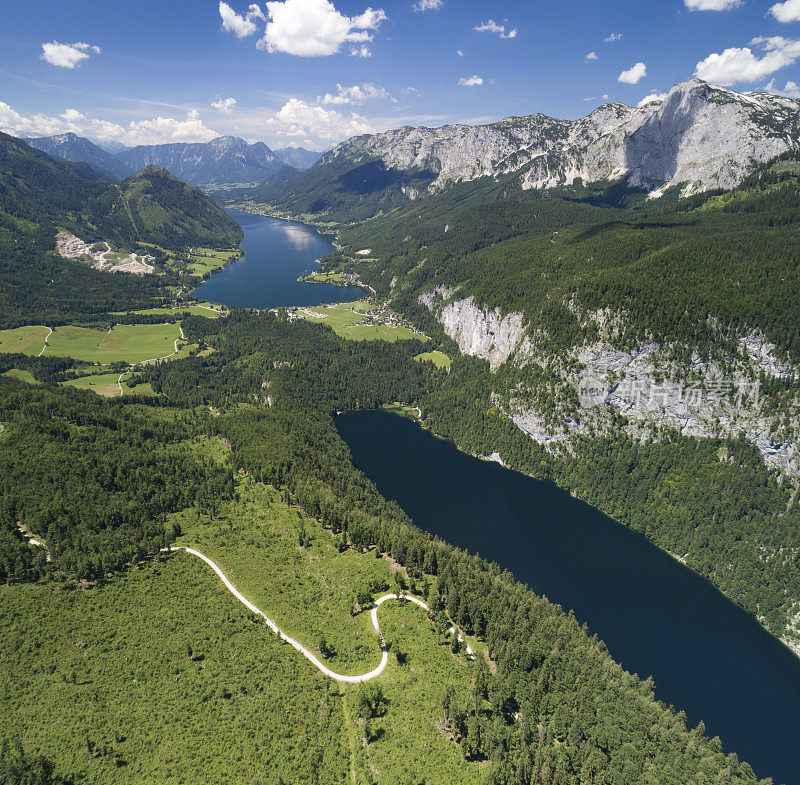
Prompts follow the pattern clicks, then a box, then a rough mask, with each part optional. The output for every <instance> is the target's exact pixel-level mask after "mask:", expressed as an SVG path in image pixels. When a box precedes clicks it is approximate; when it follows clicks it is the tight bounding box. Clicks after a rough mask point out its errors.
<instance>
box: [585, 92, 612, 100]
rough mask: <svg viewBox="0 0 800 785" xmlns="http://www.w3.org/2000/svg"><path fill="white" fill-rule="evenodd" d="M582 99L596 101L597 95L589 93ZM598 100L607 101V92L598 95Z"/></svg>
mask: <svg viewBox="0 0 800 785" xmlns="http://www.w3.org/2000/svg"><path fill="white" fill-rule="evenodd" d="M583 100H584V101H596V100H597V96H596V95H590V96H588V97H587V98H584V99H583ZM600 100H601V101H608V93H603V94H602V95H601V96H600Z"/></svg>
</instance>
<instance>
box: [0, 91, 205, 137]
mask: <svg viewBox="0 0 800 785" xmlns="http://www.w3.org/2000/svg"><path fill="white" fill-rule="evenodd" d="M0 131H3V132H5V133H8V134H13V135H14V136H52V135H53V134H63V133H66V132H68V131H72V133H75V134H78V135H79V136H88V137H90V138H92V139H96V140H97V141H99V142H120V143H121V144H124V145H130V146H133V145H137V144H163V143H166V142H207V141H209V140H210V139H214V138H215V137H217V136H219V134H218V133H217V132H216V131H213V130H211V129H210V128H207V127H206V126H205V125H203V122H202V120H201V119H200V115H199V113H198V112H197V110H196V109H191V110H189V111H188V112H187V114H186V118H185V119H182V120H181V119H175V118H172V117H154V118H151V119H146V120H134V121H132V122H130V123H128V124H127V125H120V124H119V123H113V122H110V121H108V120H102V119H98V118H89V117H86V116H85V115H84V114H83V113H82V112H79V111H78V110H77V109H66V110H65V111H64V112H63V113H62V114H60V115H57V116H49V115H43V114H34V115H23V114H21V113H20V112H17V111H16V110H15V109H13V108H12V107H11V106H9V105H8V104H7V103H4V102H2V101H0Z"/></svg>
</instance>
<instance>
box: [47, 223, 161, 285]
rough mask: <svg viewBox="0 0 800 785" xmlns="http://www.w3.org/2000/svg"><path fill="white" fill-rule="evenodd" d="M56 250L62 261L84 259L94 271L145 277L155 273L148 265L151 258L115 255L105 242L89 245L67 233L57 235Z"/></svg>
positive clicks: (136, 255)
mask: <svg viewBox="0 0 800 785" xmlns="http://www.w3.org/2000/svg"><path fill="white" fill-rule="evenodd" d="M56 249H57V250H58V253H59V254H60V255H61V256H62V257H63V258H64V259H86V260H87V261H88V262H89V264H90V266H91V267H93V268H94V269H95V270H104V271H107V272H111V273H132V274H133V275H147V274H149V273H152V272H154V271H155V267H153V265H151V264H148V262H150V261H152V260H153V257H152V256H147V255H145V256H140V255H139V254H135V253H129V254H120V253H116V252H114V251H112V250H111V246H110V245H109V244H108V243H106V242H99V243H93V244H89V243H87V242H84V241H83V240H81V238H80V237H76V236H75V235H74V234H70V233H69V232H59V233H58V235H57V236H56Z"/></svg>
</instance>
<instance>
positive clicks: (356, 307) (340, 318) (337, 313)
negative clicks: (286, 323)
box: [297, 300, 428, 342]
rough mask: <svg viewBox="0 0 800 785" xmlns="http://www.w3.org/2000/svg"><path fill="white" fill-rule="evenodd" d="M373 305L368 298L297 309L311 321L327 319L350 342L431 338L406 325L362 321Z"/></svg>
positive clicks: (336, 331) (330, 325)
mask: <svg viewBox="0 0 800 785" xmlns="http://www.w3.org/2000/svg"><path fill="white" fill-rule="evenodd" d="M371 307H372V306H370V303H369V302H368V301H367V300H359V301H357V302H353V303H336V304H334V305H314V306H309V307H308V308H298V309H297V313H298V314H299V315H300V316H301V317H302V318H303V319H306V320H307V321H309V322H324V323H325V324H327V325H328V326H329V327H331V328H332V329H333V330H334V332H335V333H336V334H337V335H339V336H341V337H342V338H346V339H348V340H351V341H390V342H391V341H401V340H403V339H407V338H416V339H417V340H422V341H426V340H428V339H427V337H425V336H420V335H417V334H415V333H414V332H413V331H411V330H410V329H408V328H407V327H403V326H394V325H389V324H360V322H363V321H364V314H365V313H366V312H367V311H368V310H370V308H371Z"/></svg>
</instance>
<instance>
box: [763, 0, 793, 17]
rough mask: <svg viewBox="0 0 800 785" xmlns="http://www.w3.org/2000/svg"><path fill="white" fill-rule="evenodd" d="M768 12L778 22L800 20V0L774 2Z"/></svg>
mask: <svg viewBox="0 0 800 785" xmlns="http://www.w3.org/2000/svg"><path fill="white" fill-rule="evenodd" d="M769 12H770V13H771V14H772V15H773V16H774V17H775V18H776V19H777V20H778V21H779V22H800V0H786V2H785V3H776V4H775V5H773V6H772V7H771V8H770V9H769Z"/></svg>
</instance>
